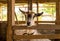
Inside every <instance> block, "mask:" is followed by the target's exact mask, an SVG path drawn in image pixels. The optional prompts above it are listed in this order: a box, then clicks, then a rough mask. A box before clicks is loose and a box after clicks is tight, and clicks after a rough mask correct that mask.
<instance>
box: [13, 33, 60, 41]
mask: <svg viewBox="0 0 60 41" xmlns="http://www.w3.org/2000/svg"><path fill="white" fill-rule="evenodd" d="M14 39H16V40H20V39H60V34H48V35H14Z"/></svg>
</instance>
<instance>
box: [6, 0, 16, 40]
mask: <svg viewBox="0 0 60 41" xmlns="http://www.w3.org/2000/svg"><path fill="white" fill-rule="evenodd" d="M7 1H8V3H7V15H8V16H7V18H8V19H7V20H8V21H7V23H8V27H7V35H6V36H7V38H6V39H7V41H13V39H12V19H13V16H12V15H13V14H14V4H15V0H7Z"/></svg>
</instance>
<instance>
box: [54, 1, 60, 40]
mask: <svg viewBox="0 0 60 41" xmlns="http://www.w3.org/2000/svg"><path fill="white" fill-rule="evenodd" d="M59 7H60V6H59V0H57V1H56V25H60V12H59V11H60V8H59ZM55 34H60V30H55ZM55 41H60V39H55Z"/></svg>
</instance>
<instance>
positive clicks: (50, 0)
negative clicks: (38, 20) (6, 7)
mask: <svg viewBox="0 0 60 41" xmlns="http://www.w3.org/2000/svg"><path fill="white" fill-rule="evenodd" d="M0 2H2V3H7V2H8V1H7V0H5V1H2V0H0ZM15 2H16V3H27V2H28V1H27V0H16V1H15ZM32 2H33V3H35V2H36V0H33V1H32ZM38 2H39V3H44V2H56V0H42V1H41V0H38ZM59 2H60V0H59Z"/></svg>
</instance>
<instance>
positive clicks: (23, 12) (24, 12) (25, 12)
mask: <svg viewBox="0 0 60 41" xmlns="http://www.w3.org/2000/svg"><path fill="white" fill-rule="evenodd" d="M19 10H20V11H21V12H22V13H23V14H24V15H26V13H27V12H24V11H22V10H21V9H20V8H19Z"/></svg>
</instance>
